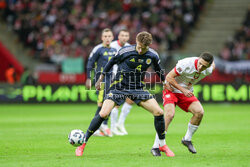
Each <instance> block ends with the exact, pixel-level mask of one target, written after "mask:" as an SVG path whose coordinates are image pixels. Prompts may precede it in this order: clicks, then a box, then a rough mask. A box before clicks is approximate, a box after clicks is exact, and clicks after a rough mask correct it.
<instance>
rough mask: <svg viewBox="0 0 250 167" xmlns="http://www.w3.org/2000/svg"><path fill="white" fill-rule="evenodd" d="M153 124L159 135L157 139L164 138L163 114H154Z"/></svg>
mask: <svg viewBox="0 0 250 167" xmlns="http://www.w3.org/2000/svg"><path fill="white" fill-rule="evenodd" d="M154 124H155V130H156V132H157V134H158V136H159V139H160V140H164V139H165V121H164V117H163V115H160V116H155V119H154ZM160 144H161V143H160Z"/></svg>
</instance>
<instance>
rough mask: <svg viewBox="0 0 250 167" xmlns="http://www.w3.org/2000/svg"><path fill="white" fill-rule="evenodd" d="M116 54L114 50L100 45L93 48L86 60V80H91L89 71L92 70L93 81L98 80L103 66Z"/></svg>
mask: <svg viewBox="0 0 250 167" xmlns="http://www.w3.org/2000/svg"><path fill="white" fill-rule="evenodd" d="M116 52H117V51H116V49H114V48H107V47H104V46H103V45H102V44H99V45H97V46H96V47H94V49H93V50H92V52H91V54H90V56H89V59H88V64H87V78H91V71H92V69H95V79H96V80H98V78H99V76H100V74H101V72H102V71H103V68H104V66H105V65H106V64H107V63H108V61H109V60H110V59H111V58H112V57H114V56H115V54H116ZM110 70H111V69H110ZM110 70H109V71H110ZM109 71H108V72H109ZM106 77H108V76H106ZM104 82H105V80H104Z"/></svg>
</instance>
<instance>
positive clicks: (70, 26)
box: [3, 0, 205, 64]
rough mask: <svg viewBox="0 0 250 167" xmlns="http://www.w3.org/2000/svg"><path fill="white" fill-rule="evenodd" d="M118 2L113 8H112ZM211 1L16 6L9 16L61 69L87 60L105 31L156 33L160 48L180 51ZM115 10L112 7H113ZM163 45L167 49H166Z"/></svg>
mask: <svg viewBox="0 0 250 167" xmlns="http://www.w3.org/2000/svg"><path fill="white" fill-rule="evenodd" d="M110 3H112V5H110ZM204 3H205V0H195V1H189V0H162V1H156V0H151V1H98V0H92V1H89V0H87V1H81V0H78V1H43V0H41V1H21V0H20V1H12V3H11V2H9V3H8V5H7V7H6V8H5V12H4V14H3V17H4V18H5V20H6V21H7V23H8V24H9V25H12V27H13V30H14V31H15V32H16V33H17V34H18V36H19V38H20V41H22V42H23V43H24V44H25V45H26V46H28V47H30V48H32V50H33V55H34V57H35V58H38V59H40V60H42V61H43V62H47V63H54V64H60V63H61V62H62V61H63V60H64V59H65V58H67V57H78V56H81V57H83V58H84V59H85V60H86V58H87V57H88V54H89V52H90V50H91V49H92V48H93V46H94V45H96V44H97V43H99V42H100V41H98V39H99V38H98V36H99V35H100V31H101V30H102V29H103V28H105V27H112V30H113V31H114V33H115V34H117V33H118V32H119V30H120V29H122V28H128V29H129V31H130V33H131V37H132V38H131V42H132V43H134V41H135V34H136V33H138V32H139V31H142V30H147V31H150V32H151V33H152V34H153V35H154V38H155V41H156V43H155V45H154V46H153V47H154V48H156V49H159V48H160V47H161V48H162V47H163V48H164V49H168V50H175V49H178V48H179V47H180V46H181V45H182V43H183V41H184V39H185V38H186V36H187V34H188V31H189V29H190V28H191V27H192V26H193V25H194V23H195V22H196V21H197V18H198V15H199V13H200V11H201V10H202V9H203V6H204ZM111 6H112V7H111ZM162 45H163V46H162Z"/></svg>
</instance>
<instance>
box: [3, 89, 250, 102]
mask: <svg viewBox="0 0 250 167" xmlns="http://www.w3.org/2000/svg"><path fill="white" fill-rule="evenodd" d="M150 92H151V93H152V94H155V95H156V98H157V101H158V102H160V103H161V102H162V85H155V86H153V87H151V89H150ZM194 94H195V96H196V97H197V98H198V99H199V100H200V101H201V102H215V103H220V102H234V103H238V102H239V103H249V102H250V85H249V84H241V85H231V84H199V85H195V86H194ZM96 100H97V95H96V92H95V90H86V89H85V86H84V85H25V86H17V85H14V86H10V85H0V103H68V102H69V103H96Z"/></svg>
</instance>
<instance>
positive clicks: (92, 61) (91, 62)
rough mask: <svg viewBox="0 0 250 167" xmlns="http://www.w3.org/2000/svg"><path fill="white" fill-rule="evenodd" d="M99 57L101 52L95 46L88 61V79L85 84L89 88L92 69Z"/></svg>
mask: <svg viewBox="0 0 250 167" xmlns="http://www.w3.org/2000/svg"><path fill="white" fill-rule="evenodd" d="M98 58H99V54H98V52H97V51H96V50H95V48H94V49H93V51H92V52H91V54H90V56H89V59H88V63H87V80H86V83H85V86H86V88H87V89H90V88H91V71H92V69H94V66H95V62H96V61H97V60H98Z"/></svg>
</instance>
